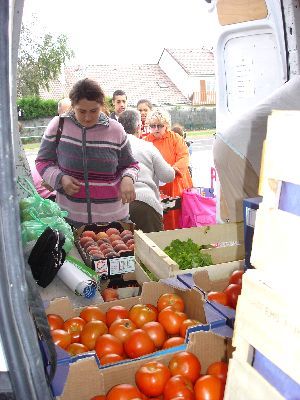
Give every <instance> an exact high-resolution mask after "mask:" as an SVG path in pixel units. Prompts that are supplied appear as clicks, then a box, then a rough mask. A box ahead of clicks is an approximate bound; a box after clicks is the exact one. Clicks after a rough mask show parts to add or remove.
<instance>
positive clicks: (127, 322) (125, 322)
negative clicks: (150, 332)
mask: <svg viewBox="0 0 300 400" xmlns="http://www.w3.org/2000/svg"><path fill="white" fill-rule="evenodd" d="M135 329H136V325H135V324H134V323H133V322H132V321H131V319H127V318H124V319H117V320H116V321H114V322H113V323H112V324H111V326H110V327H109V331H108V332H109V333H110V334H111V335H113V336H115V337H117V338H118V339H120V340H121V342H122V343H124V342H125V340H126V339H127V338H128V337H129V335H130V333H131V332H132V331H134V330H135Z"/></svg>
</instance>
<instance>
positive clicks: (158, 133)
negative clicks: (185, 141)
mask: <svg viewBox="0 0 300 400" xmlns="http://www.w3.org/2000/svg"><path fill="white" fill-rule="evenodd" d="M149 126H150V129H151V133H152V135H154V136H155V137H156V138H157V139H160V138H162V137H163V136H164V134H165V133H166V130H167V126H166V124H164V123H163V122H161V121H159V120H153V121H151V122H150V124H149Z"/></svg>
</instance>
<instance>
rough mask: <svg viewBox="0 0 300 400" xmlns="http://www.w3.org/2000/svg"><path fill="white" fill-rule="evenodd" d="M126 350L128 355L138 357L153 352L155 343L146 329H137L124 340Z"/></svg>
mask: <svg viewBox="0 0 300 400" xmlns="http://www.w3.org/2000/svg"><path fill="white" fill-rule="evenodd" d="M124 350H125V353H126V354H127V355H128V357H130V358H137V357H141V356H144V355H145V354H149V353H153V352H154V351H155V345H154V343H153V341H152V340H151V339H150V337H149V336H148V334H147V333H146V332H145V331H143V330H142V329H135V330H134V331H132V332H131V333H130V335H129V337H128V338H127V340H126V341H125V342H124Z"/></svg>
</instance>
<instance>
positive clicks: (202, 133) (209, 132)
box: [186, 129, 216, 138]
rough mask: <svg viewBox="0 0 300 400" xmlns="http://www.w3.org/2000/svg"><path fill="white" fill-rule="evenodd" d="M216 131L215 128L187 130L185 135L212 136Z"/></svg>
mask: <svg viewBox="0 0 300 400" xmlns="http://www.w3.org/2000/svg"><path fill="white" fill-rule="evenodd" d="M215 133H216V130H215V129H205V130H202V131H187V132H186V136H187V137H189V138H191V137H194V138H195V137H201V136H212V135H214V134H215Z"/></svg>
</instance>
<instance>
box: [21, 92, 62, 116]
mask: <svg viewBox="0 0 300 400" xmlns="http://www.w3.org/2000/svg"><path fill="white" fill-rule="evenodd" d="M57 103H58V102H57V101H56V100H42V99H41V98H40V97H35V96H32V97H23V98H22V99H18V100H17V105H18V106H19V107H20V109H21V110H23V113H24V116H23V119H24V120H28V119H35V118H47V117H54V116H55V115H56V114H57Z"/></svg>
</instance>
